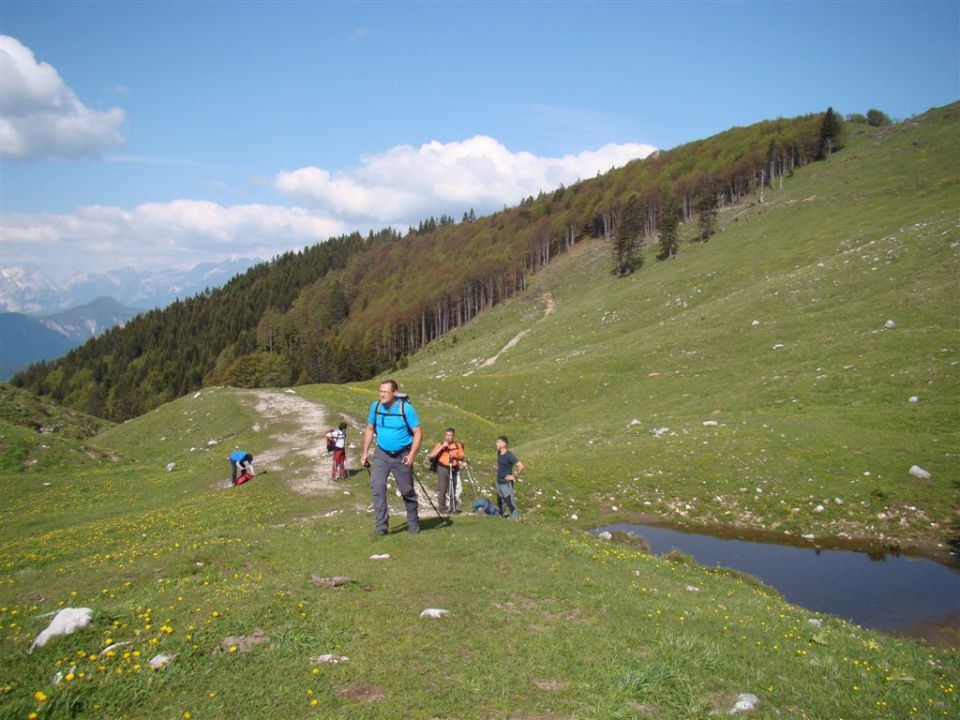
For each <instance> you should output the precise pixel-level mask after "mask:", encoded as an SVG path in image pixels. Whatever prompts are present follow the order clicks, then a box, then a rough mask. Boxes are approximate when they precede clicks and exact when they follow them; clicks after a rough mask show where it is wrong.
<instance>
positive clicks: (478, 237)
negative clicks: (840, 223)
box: [13, 109, 845, 421]
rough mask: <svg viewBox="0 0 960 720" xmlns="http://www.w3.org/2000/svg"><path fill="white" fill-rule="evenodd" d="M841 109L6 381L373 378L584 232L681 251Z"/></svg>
mask: <svg viewBox="0 0 960 720" xmlns="http://www.w3.org/2000/svg"><path fill="white" fill-rule="evenodd" d="M844 132H845V128H844V125H843V121H842V120H841V119H840V117H839V115H837V114H836V113H834V112H833V110H832V109H828V110H827V112H825V113H818V114H811V115H805V116H801V117H797V118H792V119H777V120H770V121H764V122H760V123H757V124H755V125H752V126H749V127H743V128H733V129H731V130H728V131H726V132H724V133H721V134H719V135H715V136H713V137H711V138H708V139H706V140H701V141H697V142H693V143H689V144H687V145H682V146H680V147H677V148H674V149H671V150H669V151H662V152H657V153H655V154H654V155H652V156H650V157H648V158H646V159H644V160H637V161H634V162H631V163H629V164H627V165H626V166H624V167H622V168H618V169H614V170H611V171H610V172H608V173H605V174H603V175H599V176H598V177H596V178H591V179H582V180H580V181H578V182H577V183H575V184H573V185H571V186H569V187H560V188H558V189H556V190H555V191H552V192H550V193H541V194H540V195H539V196H538V197H532V196H531V197H528V198H525V199H524V200H523V201H521V202H520V204H519V205H518V206H517V207H513V208H509V209H504V210H502V211H500V212H496V213H494V214H492V215H488V216H484V217H477V216H476V215H475V213H474V211H473V210H472V209H470V210H469V211H468V212H464V214H463V218H462V220H461V221H460V222H457V221H455V220H454V218H452V217H449V216H447V215H441V217H440V218H439V219H437V218H433V217H431V218H428V219H426V220H423V221H421V222H420V223H419V225H418V226H417V227H415V228H414V227H411V228H410V229H409V230H408V231H407V232H406V234H401V233H398V232H396V231H394V230H391V229H387V230H383V231H380V232H378V233H373V232H370V233H368V234H367V235H366V236H364V235H362V234H359V233H353V234H350V235H344V236H342V237H337V238H332V239H330V240H328V241H326V242H323V243H320V244H317V245H314V246H312V247H309V248H306V249H304V250H301V251H298V252H289V253H285V254H283V255H281V256H279V257H276V258H274V259H273V260H272V261H270V262H268V263H263V264H261V265H258V266H256V267H253V268H251V269H250V270H248V271H247V272H246V273H244V274H242V275H239V276H237V277H236V278H234V279H233V280H232V281H230V282H229V283H228V284H227V285H225V286H224V287H222V288H219V289H216V290H210V291H207V292H204V293H201V294H199V295H196V296H194V297H192V298H189V299H187V300H182V301H177V302H175V303H173V304H172V305H170V306H168V307H166V308H164V309H163V310H154V311H151V312H149V313H146V314H144V315H141V316H138V317H137V318H135V319H133V320H131V321H130V322H129V323H128V324H127V325H125V326H123V327H116V328H113V329H112V330H111V331H109V332H107V333H105V334H104V335H102V336H100V337H98V338H96V339H93V340H91V341H89V342H87V343H86V344H84V345H82V346H81V347H79V348H77V349H75V350H73V351H72V352H71V353H69V354H68V355H66V356H65V357H63V358H61V359H59V360H56V361H53V362H48V363H38V364H36V365H33V366H31V367H30V368H28V369H27V370H25V371H23V372H21V373H20V374H19V375H17V376H16V377H15V378H14V379H13V384H15V385H17V386H20V387H23V388H26V389H28V390H30V391H32V392H34V393H36V394H39V395H43V396H47V397H49V398H52V399H54V400H55V401H57V402H58V403H61V404H64V405H67V406H69V407H72V408H76V409H78V410H82V411H85V412H88V413H90V414H93V415H97V416H100V417H105V418H109V419H111V420H117V421H119V420H125V419H128V418H131V417H135V416H137V415H140V414H142V413H144V412H146V411H148V410H151V409H152V408H154V407H157V406H158V405H160V404H162V403H164V402H167V401H169V400H172V399H173V398H176V397H179V396H180V395H183V394H185V393H187V392H190V391H192V390H195V389H197V388H200V387H202V386H205V385H217V384H229V385H235V386H240V387H256V386H280V385H288V384H303V383H314V382H345V381H349V380H359V379H364V378H367V377H371V376H372V375H374V374H376V373H377V372H379V371H381V370H383V369H386V368H388V367H390V366H391V365H393V364H395V363H397V362H401V361H402V359H403V358H404V357H405V356H406V355H408V354H410V353H412V352H415V351H416V350H417V349H419V348H420V347H422V346H423V345H425V344H426V343H428V342H430V341H431V340H434V339H436V338H438V337H441V336H443V335H445V334H446V333H448V332H450V331H451V330H453V329H455V328H457V327H459V326H461V325H463V324H464V323H467V322H469V321H470V320H471V319H472V318H473V317H474V316H475V315H477V313H480V312H482V311H483V310H485V309H487V308H489V307H492V306H493V305H496V304H497V303H500V302H501V301H503V300H505V299H507V298H509V297H511V296H513V295H514V294H516V293H517V292H520V291H522V290H523V289H524V287H525V283H526V278H527V276H528V275H530V274H531V273H536V272H538V271H539V270H541V269H542V268H544V267H545V266H547V265H548V264H549V263H550V261H551V258H553V257H555V256H556V255H558V254H559V253H563V252H565V251H567V250H569V249H570V248H572V247H573V246H574V244H575V243H576V242H578V241H579V240H581V239H583V238H586V237H599V238H603V239H604V240H606V241H609V242H610V243H611V253H612V256H613V263H612V270H613V272H614V273H616V274H620V275H626V274H630V273H633V272H653V271H655V266H654V267H647V268H643V269H641V265H642V259H640V258H639V256H638V250H639V249H640V248H641V247H642V246H644V245H647V244H658V246H659V248H660V251H659V254H658V258H661V259H670V258H673V257H675V256H677V254H678V253H680V254H682V251H681V250H680V249H679V247H678V244H677V228H678V226H681V225H684V224H687V223H694V226H693V227H694V228H695V232H694V237H695V239H698V240H700V241H705V240H707V239H708V238H709V237H710V236H711V235H713V234H714V233H715V232H716V230H717V227H716V214H717V210H718V209H722V208H723V207H725V206H728V205H731V204H738V203H742V202H745V201H760V198H761V197H762V193H763V190H764V188H768V187H772V186H774V184H775V183H780V182H782V179H783V177H784V176H788V175H790V174H791V173H792V172H793V169H794V168H795V167H797V166H800V165H804V164H806V163H809V162H813V161H814V160H817V159H826V158H828V157H829V156H830V154H831V153H834V152H836V151H837V150H839V149H840V148H842V146H843V137H844Z"/></svg>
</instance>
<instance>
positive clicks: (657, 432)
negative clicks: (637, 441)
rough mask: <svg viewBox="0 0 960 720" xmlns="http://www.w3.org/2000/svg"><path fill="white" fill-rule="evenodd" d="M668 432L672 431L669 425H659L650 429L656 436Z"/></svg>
mask: <svg viewBox="0 0 960 720" xmlns="http://www.w3.org/2000/svg"><path fill="white" fill-rule="evenodd" d="M668 432H670V428H668V427H658V428H654V429H653V430H651V431H650V433H651V434H652V435H653V436H654V437H661V436H662V435H666V434H667V433H668Z"/></svg>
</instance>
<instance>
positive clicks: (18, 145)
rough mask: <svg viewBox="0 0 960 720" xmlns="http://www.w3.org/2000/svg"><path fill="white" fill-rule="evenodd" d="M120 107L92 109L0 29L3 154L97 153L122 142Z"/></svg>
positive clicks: (0, 137) (0, 150)
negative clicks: (2, 33) (100, 109)
mask: <svg viewBox="0 0 960 720" xmlns="http://www.w3.org/2000/svg"><path fill="white" fill-rule="evenodd" d="M124 121H125V114H124V111H123V110H122V109H121V108H111V109H109V110H105V111H99V110H91V109H90V108H88V107H87V106H86V105H84V104H83V103H82V102H80V100H79V98H78V97H77V95H76V93H74V91H73V90H72V89H71V88H70V87H69V86H68V85H67V84H66V83H65V82H64V81H63V79H62V78H61V77H60V74H59V73H58V72H57V70H56V69H55V68H54V67H53V66H52V65H49V64H48V63H45V62H37V59H36V57H34V54H33V51H32V50H31V49H30V48H28V47H26V46H25V45H24V44H23V43H21V42H20V41H19V40H17V39H16V38H14V37H10V36H9V35H0V156H2V157H4V158H19V159H32V158H41V157H66V158H79V157H85V156H96V155H98V154H99V153H100V152H102V151H103V150H105V149H107V148H113V147H119V146H120V145H123V142H124V139H123V135H122V134H121V130H122V128H123V124H124Z"/></svg>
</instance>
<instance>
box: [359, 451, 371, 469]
mask: <svg viewBox="0 0 960 720" xmlns="http://www.w3.org/2000/svg"><path fill="white" fill-rule="evenodd" d="M360 464H361V465H363V467H367V466H368V465H369V464H370V463H368V462H367V454H366V453H361V455H360Z"/></svg>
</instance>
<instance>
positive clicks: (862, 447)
mask: <svg viewBox="0 0 960 720" xmlns="http://www.w3.org/2000/svg"><path fill="white" fill-rule="evenodd" d="M958 139H960V133H958V117H957V114H956V107H950V108H946V109H942V110H937V111H932V112H930V113H928V114H927V115H925V116H923V117H922V118H919V119H918V120H916V121H915V122H910V123H907V124H905V125H903V126H898V127H896V128H885V129H882V130H880V131H870V130H868V129H866V128H865V127H864V128H862V129H859V130H858V131H857V132H855V133H853V134H851V137H850V141H849V145H848V147H847V149H846V150H845V151H844V152H843V153H841V154H839V155H836V156H834V157H833V158H832V159H831V160H830V161H829V162H827V163H817V164H813V165H810V166H808V167H805V168H803V169H801V170H799V171H798V172H797V173H796V175H795V176H794V177H793V178H791V179H789V180H787V181H786V182H785V183H784V186H783V189H782V190H776V191H772V192H768V193H767V195H766V197H765V198H764V203H763V205H759V204H756V203H754V204H752V205H750V206H749V207H748V208H733V209H730V210H728V211H726V212H723V213H721V225H722V227H723V229H722V230H721V232H720V233H719V234H718V235H717V236H716V238H715V239H714V240H711V241H710V242H708V243H705V244H699V243H683V244H682V245H681V250H680V254H679V256H678V257H677V258H675V259H673V260H670V261H665V262H657V261H655V260H654V259H653V250H652V249H650V250H648V251H647V252H648V258H647V262H646V265H645V266H644V267H643V268H642V269H641V270H640V271H639V272H637V273H636V274H634V275H632V276H630V277H628V278H614V277H612V276H610V274H609V271H608V268H609V267H610V265H611V259H610V254H611V249H610V246H609V244H608V243H603V242H599V241H595V242H593V243H585V244H583V245H581V246H578V248H577V249H576V250H575V251H574V252H573V253H572V254H571V256H570V257H565V258H562V259H561V260H560V261H558V262H557V263H556V264H555V265H553V266H551V267H550V268H549V269H548V270H546V271H545V272H544V273H542V274H540V275H538V276H536V278H535V279H534V280H533V282H532V283H531V287H530V289H529V290H528V292H527V293H526V294H525V295H524V297H522V298H520V299H518V300H516V301H513V302H510V303H507V304H505V305H503V306H501V307H498V308H495V309H494V310H493V311H491V312H489V313H486V314H484V315H483V316H481V317H480V318H479V319H478V320H477V321H476V322H474V323H472V324H471V325H470V326H468V327H467V328H464V329H462V330H459V331H457V332H455V333H454V334H452V335H451V336H449V337H447V338H444V339H443V340H441V341H439V342H437V343H434V344H432V345H431V346H430V347H429V348H427V349H426V350H425V351H423V352H421V353H420V354H418V355H416V356H415V357H414V358H413V359H412V360H411V364H410V366H409V368H408V369H406V370H404V371H401V372H399V373H397V375H398V379H399V380H400V381H401V382H402V384H403V386H404V387H405V388H406V389H407V390H408V391H409V392H410V393H411V394H412V396H413V397H414V398H419V399H421V402H422V403H423V404H424V405H425V406H426V407H427V408H429V413H428V417H429V418H430V430H431V431H432V432H433V433H434V434H437V433H438V432H439V431H440V429H441V428H442V427H443V426H445V425H446V424H454V425H456V426H457V427H458V429H459V430H460V431H461V434H462V435H463V437H464V438H465V439H466V441H467V442H468V444H470V443H472V444H473V445H474V446H477V445H480V446H482V447H484V448H489V447H490V446H491V445H492V443H493V440H494V438H495V437H496V435H498V434H499V433H501V432H506V433H507V434H508V435H509V436H510V437H511V440H512V441H513V443H514V444H515V445H516V447H517V448H518V454H519V455H520V457H522V458H524V459H526V460H528V461H530V463H529V464H530V468H531V470H530V472H529V474H528V475H529V483H530V485H529V487H528V488H527V489H526V492H525V493H522V495H525V496H526V497H525V503H524V504H525V505H526V509H527V510H528V511H531V510H536V512H537V513H539V514H541V515H546V516H547V517H551V518H556V517H562V516H565V515H570V514H572V513H576V514H578V516H579V518H580V520H581V521H585V522H587V523H592V524H596V523H598V522H600V520H601V519H603V520H606V519H609V518H612V517H625V516H626V517H630V516H635V515H636V514H644V515H650V516H653V517H656V518H668V519H671V520H676V521H680V522H684V523H720V524H727V525H729V524H735V525H739V526H749V527H758V528H768V529H773V530H776V531H778V532H791V533H793V534H795V535H796V534H807V533H815V534H816V535H823V534H830V535H844V534H847V535H854V536H867V537H874V538H880V539H884V540H886V541H889V542H896V541H897V540H898V539H899V540H904V539H905V540H912V541H925V540H930V541H934V542H944V541H946V540H948V539H950V538H951V537H956V535H957V532H958V528H957V509H958V506H960V495H958V490H960V484H958V478H960V473H958V471H957V467H958V463H957V459H958V455H957V453H958V447H960V446H958V440H960V437H958V422H957V408H958V402H957V401H958V394H957V365H958V363H960V354H958V348H957V330H958V327H957V319H956V313H955V312H954V308H956V307H957V300H958V286H957V278H958V274H957V273H958V263H957V243H958V241H960V229H958V225H957V213H956V208H957V207H958V206H960V180H958V177H957V174H956V171H955V168H956V166H957V164H958V162H960V142H958ZM605 271H606V272H605ZM546 297H550V298H551V300H550V303H551V307H555V311H554V312H552V313H549V314H547V313H546V312H545V307H546V304H545V303H546V301H545V300H544V298H546ZM889 320H892V321H893V324H894V327H892V328H889V329H887V328H886V327H885V325H886V324H887V321H889ZM520 332H524V333H525V334H524V335H523V336H522V338H521V339H520V340H519V342H517V343H516V345H515V346H513V347H512V348H510V349H509V350H507V351H506V352H503V353H502V355H500V357H499V359H498V360H497V362H496V363H495V364H494V365H491V366H488V367H483V366H482V361H483V360H484V359H485V358H490V357H492V356H494V355H496V354H497V353H498V352H499V351H500V350H501V348H503V347H504V346H505V345H506V344H507V343H508V342H509V341H510V339H511V338H514V337H516V336H517V335H518V334H519V333H520ZM912 397H914V398H916V399H917V401H916V402H910V399H911V398H912ZM713 422H715V423H716V425H715V426H713V425H712V423H713ZM704 423H711V425H709V426H705V425H704ZM660 428H669V430H667V431H661V434H660V436H659V437H657V436H655V431H657V430H658V429H660ZM913 465H918V466H919V467H921V468H923V469H925V470H927V471H928V472H929V473H931V475H932V478H931V479H929V480H919V479H917V478H914V477H912V476H911V475H910V474H909V470H910V468H911V466H913ZM534 492H540V493H542V494H539V495H534ZM835 498H839V499H840V501H841V503H842V504H841V503H837V502H836V501H835ZM613 506H617V507H618V508H619V509H620V511H619V513H616V514H614V513H613V511H612V507H613ZM818 506H819V508H820V509H819V510H818V509H817V508H818ZM881 514H882V515H883V517H882V518H881V517H880V516H881ZM951 526H952V529H951Z"/></svg>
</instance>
